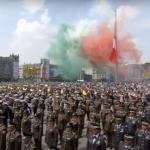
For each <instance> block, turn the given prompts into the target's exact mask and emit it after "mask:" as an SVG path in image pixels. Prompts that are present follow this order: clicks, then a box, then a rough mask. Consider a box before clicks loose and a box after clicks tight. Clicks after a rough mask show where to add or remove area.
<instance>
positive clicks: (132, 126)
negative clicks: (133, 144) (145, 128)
mask: <svg viewBox="0 0 150 150" xmlns="http://www.w3.org/2000/svg"><path fill="white" fill-rule="evenodd" d="M126 125H127V130H128V133H130V134H133V135H135V132H136V129H137V119H136V118H135V117H130V116H127V117H126Z"/></svg>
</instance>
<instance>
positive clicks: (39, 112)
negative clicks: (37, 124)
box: [36, 104, 44, 123]
mask: <svg viewBox="0 0 150 150" xmlns="http://www.w3.org/2000/svg"><path fill="white" fill-rule="evenodd" d="M41 107H42V106H41V104H39V106H38V109H37V112H36V114H37V115H38V116H39V119H40V121H41V122H42V123H43V117H44V110H43V109H42V108H41Z"/></svg>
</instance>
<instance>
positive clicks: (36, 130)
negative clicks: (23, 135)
mask: <svg viewBox="0 0 150 150" xmlns="http://www.w3.org/2000/svg"><path fill="white" fill-rule="evenodd" d="M35 116H36V117H37V115H36V114H35ZM42 133H43V128H42V122H41V121H40V120H37V121H36V120H34V122H33V138H34V141H35V146H36V147H37V149H38V150H41V139H42Z"/></svg>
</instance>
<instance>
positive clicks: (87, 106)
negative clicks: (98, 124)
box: [85, 100, 91, 120]
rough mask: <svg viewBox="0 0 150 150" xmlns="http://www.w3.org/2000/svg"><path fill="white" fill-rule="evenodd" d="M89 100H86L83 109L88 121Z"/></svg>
mask: <svg viewBox="0 0 150 150" xmlns="http://www.w3.org/2000/svg"><path fill="white" fill-rule="evenodd" d="M90 102H91V100H86V102H85V108H86V114H87V120H89V119H90V111H89V105H90Z"/></svg>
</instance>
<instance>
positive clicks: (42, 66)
mask: <svg viewBox="0 0 150 150" xmlns="http://www.w3.org/2000/svg"><path fill="white" fill-rule="evenodd" d="M43 74H44V64H42V65H41V78H43V76H44V75H43Z"/></svg>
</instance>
